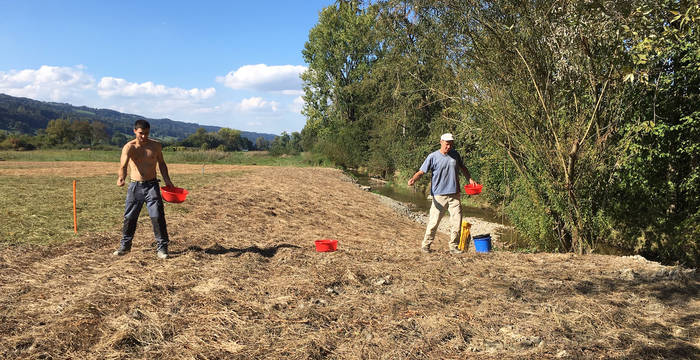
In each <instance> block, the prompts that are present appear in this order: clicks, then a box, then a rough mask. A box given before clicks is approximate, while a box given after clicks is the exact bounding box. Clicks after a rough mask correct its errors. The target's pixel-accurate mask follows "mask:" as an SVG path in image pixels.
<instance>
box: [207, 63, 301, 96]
mask: <svg viewBox="0 0 700 360" xmlns="http://www.w3.org/2000/svg"><path fill="white" fill-rule="evenodd" d="M304 71H306V67H305V66H301V65H277V66H267V65H265V64H257V65H244V66H241V67H240V68H238V70H236V71H231V72H229V73H228V74H226V76H219V77H217V78H216V81H218V82H220V83H223V84H224V85H225V86H227V87H229V88H231V89H234V90H242V89H245V90H257V91H271V92H281V93H283V94H291V95H298V93H299V92H300V91H301V79H300V78H299V74H301V73H302V72H304Z"/></svg>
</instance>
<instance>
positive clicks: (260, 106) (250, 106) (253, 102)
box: [238, 96, 279, 112]
mask: <svg viewBox="0 0 700 360" xmlns="http://www.w3.org/2000/svg"><path fill="white" fill-rule="evenodd" d="M278 106H279V104H278V103H277V102H276V101H267V100H264V99H263V98H261V97H258V96H254V97H251V98H247V99H243V100H242V101H241V103H240V104H239V106H238V109H239V110H240V111H243V112H249V111H265V110H271V111H272V112H275V111H277V107H278Z"/></svg>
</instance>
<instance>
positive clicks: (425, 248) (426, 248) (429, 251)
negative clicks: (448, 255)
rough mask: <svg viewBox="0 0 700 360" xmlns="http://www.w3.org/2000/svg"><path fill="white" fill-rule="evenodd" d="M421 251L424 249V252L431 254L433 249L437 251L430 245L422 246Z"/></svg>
mask: <svg viewBox="0 0 700 360" xmlns="http://www.w3.org/2000/svg"><path fill="white" fill-rule="evenodd" d="M420 251H422V252H424V253H426V254H430V253H431V252H433V251H435V250H433V249H431V248H429V247H422V248H420Z"/></svg>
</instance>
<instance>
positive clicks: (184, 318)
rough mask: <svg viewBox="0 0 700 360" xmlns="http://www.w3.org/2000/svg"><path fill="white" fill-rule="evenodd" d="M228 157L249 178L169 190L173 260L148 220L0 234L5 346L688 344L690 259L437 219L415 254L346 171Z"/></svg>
mask: <svg viewBox="0 0 700 360" xmlns="http://www.w3.org/2000/svg"><path fill="white" fill-rule="evenodd" d="M102 166H107V167H109V165H105V164H103V165H102ZM233 168H235V167H233ZM96 169H97V170H96V171H102V170H99V169H101V167H100V166H99V165H96ZM109 169H110V171H113V164H111V167H109ZM240 169H243V170H245V171H246V174H245V175H244V176H238V177H235V178H223V179H221V180H220V183H218V184H209V185H206V186H204V187H203V188H202V189H199V190H198V191H196V192H194V191H193V192H192V193H191V194H190V196H189V197H188V200H187V201H186V202H185V203H183V204H179V205H174V204H166V214H167V216H168V226H169V232H170V234H171V246H170V248H171V251H172V253H173V255H174V256H173V258H172V259H169V260H166V261H161V260H158V259H157V258H156V256H155V253H154V249H153V248H152V246H151V242H152V241H153V235H152V232H151V229H150V226H149V224H148V219H143V220H144V221H143V222H140V224H139V228H138V230H137V234H136V238H135V244H134V249H133V250H132V252H131V253H130V254H129V255H127V256H124V257H121V258H115V257H113V256H112V255H111V251H113V250H114V249H115V248H116V246H117V243H118V238H119V234H118V233H119V229H114V231H113V232H110V233H100V234H90V235H86V236H83V237H81V238H80V239H79V240H78V241H76V242H74V243H70V244H66V245H63V246H60V247H55V248H33V249H32V248H26V247H10V248H5V249H3V250H1V251H0V339H1V340H0V357H1V358H4V359H27V358H52V359H69V358H71V359H84V358H85V359H117V358H147V359H152V358H165V359H195V358H196V359H230V358H240V359H251V358H265V359H267V358H279V359H290V358H291V359H307V358H312V359H321V358H343V359H357V358H367V359H398V358H400V359H404V358H409V359H411V358H415V359H424V358H431V359H450V358H452V359H462V358H476V359H522V358H531V359H542V358H545V359H546V358H567V359H568V358H584V359H588V358H590V359H599V358H612V359H628V358H638V359H639V358H642V359H665V358H681V359H682V358H687V359H692V358H696V357H697V356H698V354H699V351H700V340H699V338H700V299H699V298H698V289H700V281H699V280H700V279H699V278H698V275H697V274H696V273H695V272H693V271H690V270H687V269H682V268H674V267H663V266H660V265H658V264H656V263H651V262H647V261H645V260H643V259H641V258H635V257H613V256H602V255H587V256H574V255H570V254H518V253H508V252H494V253H490V254H474V253H473V249H472V250H471V251H470V252H469V253H467V254H463V255H459V256H452V255H449V254H447V253H445V250H446V248H447V247H446V241H447V236H446V235H444V234H441V235H439V238H438V239H437V240H436V243H435V247H436V248H437V249H438V250H441V251H438V252H436V253H433V254H423V253H421V252H420V251H419V243H420V240H421V238H422V235H423V231H424V227H423V225H421V224H418V223H416V222H415V221H413V220H411V219H410V218H408V217H406V216H403V215H401V214H400V213H398V212H396V211H393V210H392V209H391V208H390V207H388V206H386V205H385V204H384V203H383V202H382V201H381V200H380V198H379V197H377V196H376V195H374V194H371V193H368V192H364V191H362V190H360V189H358V188H357V187H356V186H355V185H354V184H352V183H351V182H349V181H347V180H346V179H345V177H344V176H343V175H342V173H341V172H340V171H337V170H332V169H298V168H273V167H246V168H240ZM105 171H106V170H105ZM183 171H184V170H183ZM171 173H173V174H175V173H176V172H175V171H174V169H171ZM176 206H178V207H181V208H180V211H173V210H174V207H176ZM320 238H335V239H338V240H339V250H338V251H336V252H333V253H317V252H315V250H314V247H313V241H314V240H316V239H320Z"/></svg>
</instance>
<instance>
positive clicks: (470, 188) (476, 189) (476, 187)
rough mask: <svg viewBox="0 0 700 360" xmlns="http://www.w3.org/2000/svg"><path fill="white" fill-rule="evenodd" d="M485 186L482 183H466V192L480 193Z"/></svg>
mask: <svg viewBox="0 0 700 360" xmlns="http://www.w3.org/2000/svg"><path fill="white" fill-rule="evenodd" d="M483 188H484V186H483V185H481V184H477V183H474V184H467V185H464V192H465V193H467V195H478V194H480V193H481V190H482V189H483Z"/></svg>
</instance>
